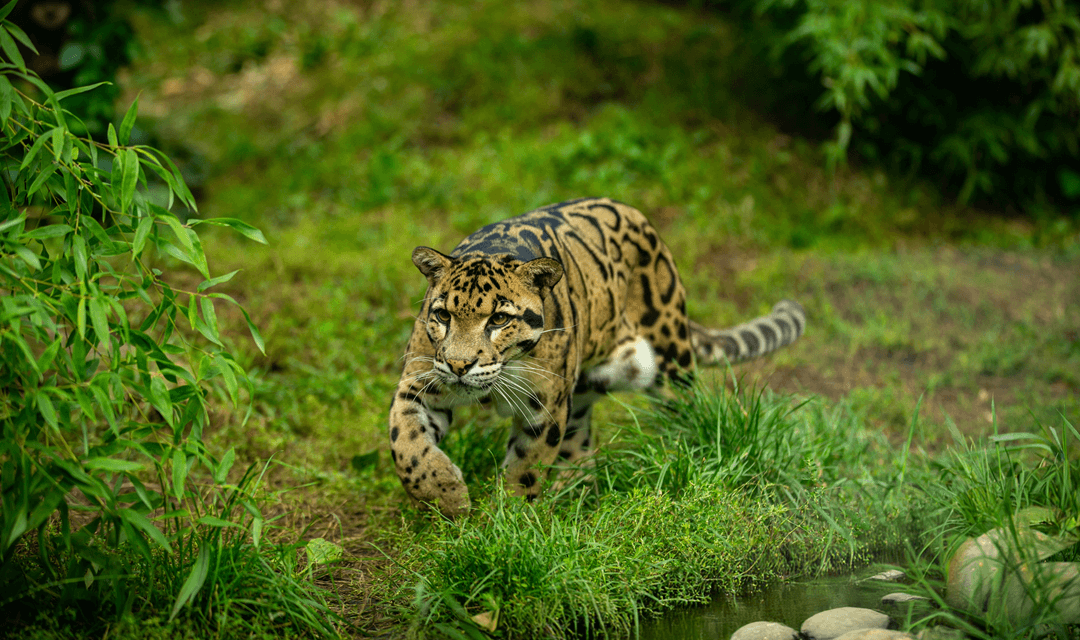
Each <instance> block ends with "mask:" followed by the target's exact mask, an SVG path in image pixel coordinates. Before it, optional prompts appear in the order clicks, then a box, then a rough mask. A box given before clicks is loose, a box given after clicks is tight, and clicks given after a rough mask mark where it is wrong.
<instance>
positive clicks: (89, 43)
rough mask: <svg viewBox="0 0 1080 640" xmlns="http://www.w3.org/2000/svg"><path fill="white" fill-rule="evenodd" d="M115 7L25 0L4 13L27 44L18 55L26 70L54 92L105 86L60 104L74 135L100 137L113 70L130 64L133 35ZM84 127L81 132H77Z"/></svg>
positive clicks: (110, 106)
mask: <svg viewBox="0 0 1080 640" xmlns="http://www.w3.org/2000/svg"><path fill="white" fill-rule="evenodd" d="M118 4H119V3H117V2H115V0H98V1H97V2H93V3H90V2H50V1H49V0H29V1H25V2H20V3H18V5H17V6H16V7H15V8H14V9H13V10H12V11H11V13H10V14H9V15H8V19H9V20H10V21H11V22H13V23H14V24H15V25H17V26H18V27H20V29H21V31H22V32H23V33H25V34H26V36H27V40H29V43H28V44H24V46H23V48H22V49H21V51H20V53H21V54H22V55H23V56H25V57H26V62H27V66H28V68H29V69H31V70H32V71H34V72H35V73H36V74H38V76H39V77H40V78H42V79H43V80H44V81H45V82H46V83H48V85H49V86H50V87H52V89H53V90H54V91H62V90H65V89H71V88H74V87H81V86H86V85H89V84H94V83H96V82H108V83H110V84H107V85H104V86H102V87H100V88H99V89H98V90H96V91H90V92H86V93H80V94H76V95H72V96H70V97H69V98H68V99H67V100H66V101H65V104H64V107H65V108H66V109H67V110H68V111H70V112H72V113H74V114H76V115H77V116H78V118H79V121H78V123H75V122H72V123H69V126H70V127H75V128H74V129H73V132H74V133H76V134H79V135H82V134H84V133H88V134H91V135H93V136H95V137H101V136H104V135H105V128H106V126H107V125H108V123H109V121H110V120H112V119H113V116H114V105H115V103H116V98H117V97H118V96H119V95H120V90H119V88H118V87H116V86H115V85H112V84H111V83H112V82H113V81H114V80H115V79H116V73H117V71H119V69H120V68H121V67H123V66H124V65H126V64H127V63H129V62H131V54H132V49H133V48H134V46H135V32H134V30H133V29H132V28H131V25H130V24H129V22H128V20H127V18H126V17H125V16H123V15H121V12H120V11H118V10H117V5H118ZM5 52H7V49H6V48H5ZM8 57H9V58H10V57H11V56H10V55H9V56H8ZM84 124H85V129H79V127H82V126H84Z"/></svg>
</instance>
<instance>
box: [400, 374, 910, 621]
mask: <svg viewBox="0 0 1080 640" xmlns="http://www.w3.org/2000/svg"><path fill="white" fill-rule="evenodd" d="M635 415H640V417H641V418H642V421H641V423H640V424H639V425H638V426H637V427H636V428H632V427H625V428H623V429H620V433H619V434H618V436H617V439H616V441H615V443H612V444H610V445H608V446H606V447H605V448H603V449H602V450H601V451H600V452H598V453H597V454H596V459H595V461H594V462H595V464H590V465H588V466H587V467H585V468H582V469H577V470H574V476H573V480H572V481H568V482H567V483H566V485H565V486H564V487H563V488H562V489H561V490H559V491H555V492H551V493H549V494H548V495H546V496H545V500H544V502H543V503H541V505H539V506H534V505H531V504H526V503H524V502H522V501H520V500H517V499H513V498H508V497H507V496H506V493H505V491H504V490H503V488H502V487H501V486H495V487H494V488H492V489H489V488H487V487H483V488H482V489H481V490H480V491H476V492H474V494H473V495H474V496H477V497H479V496H482V495H489V496H491V497H490V499H489V500H486V501H480V502H479V504H478V505H477V513H474V514H473V515H471V516H470V517H469V518H467V519H464V520H462V521H459V522H453V523H450V522H442V521H438V522H436V524H435V525H434V526H433V527H431V528H430V529H428V530H426V531H424V532H422V533H421V534H419V535H418V536H416V537H415V538H413V539H411V540H409V541H408V543H407V545H405V546H406V547H407V549H406V551H405V552H404V558H403V559H402V561H403V562H404V563H406V566H408V567H415V570H416V572H417V574H418V582H416V583H415V585H416V586H415V589H416V597H415V599H414V601H413V603H412V609H411V610H410V611H409V612H408V614H407V615H408V616H410V617H412V618H413V620H414V621H415V624H417V625H419V628H422V629H436V630H438V631H441V632H443V633H446V634H447V635H450V636H455V634H459V635H464V636H469V635H470V634H471V633H474V632H476V630H477V627H478V626H479V627H484V626H485V624H488V623H491V621H492V620H497V624H496V626H497V629H498V631H499V632H501V633H504V634H506V636H508V637H535V636H536V635H537V634H540V633H545V634H547V635H553V636H554V637H567V636H571V635H574V634H578V633H581V632H582V631H585V632H588V633H595V632H596V630H597V629H603V631H604V632H605V633H628V632H630V631H631V630H632V629H633V628H634V627H635V625H636V624H637V621H638V620H639V619H640V618H641V617H643V616H647V615H655V614H657V613H660V612H663V611H666V610H669V609H671V608H672V607H675V606H678V605H682V604H686V603H693V602H703V601H705V600H706V599H707V598H708V597H709V596H710V595H711V594H713V593H714V592H717V591H720V592H724V593H729V594H733V593H739V592H741V591H743V590H746V589H752V588H755V587H761V586H764V585H767V584H771V583H775V582H777V581H779V580H782V579H784V578H788V577H793V576H801V577H806V576H812V575H818V574H820V573H826V572H833V571H838V570H842V569H847V568H850V567H852V566H854V565H855V564H858V563H862V562H866V561H867V560H868V559H869V558H870V557H871V556H872V555H874V554H877V553H881V552H892V553H896V552H897V551H898V550H899V549H902V548H903V544H904V541H905V540H908V539H916V540H917V539H918V537H919V534H918V533H917V529H916V528H915V527H913V526H912V525H913V523H914V522H916V521H917V520H918V519H919V517H920V512H919V509H918V508H917V507H914V506H913V505H912V504H911V503H910V501H909V497H910V492H907V491H906V490H905V489H904V483H903V481H902V477H903V474H905V473H910V474H911V475H912V476H918V474H919V473H921V472H922V470H923V468H921V467H919V468H917V467H916V466H915V465H911V466H910V468H909V467H908V466H907V465H906V463H904V462H900V463H897V464H894V465H881V471H880V472H879V474H878V475H877V476H874V477H866V476H865V475H864V474H863V473H861V472H860V470H861V469H863V468H864V463H863V460H864V459H865V457H866V456H867V455H873V452H874V450H875V449H876V447H877V445H880V444H881V443H874V442H873V441H872V440H870V439H869V438H867V437H865V436H864V437H852V431H853V429H852V416H850V415H849V414H843V413H840V412H838V413H832V412H821V411H818V410H815V409H814V408H813V407H812V406H811V407H805V406H804V407H802V408H798V409H797V410H795V409H793V408H792V406H791V403H790V400H789V399H786V398H777V397H773V396H767V395H765V394H760V393H752V394H737V393H733V392H727V391H717V390H715V389H709V388H707V387H705V386H702V385H696V386H694V387H693V388H691V389H688V390H682V391H678V392H676V393H675V394H674V397H673V398H671V399H668V400H664V401H658V402H657V403H656V404H655V405H654V406H653V407H650V408H649V409H646V410H644V411H639V412H635ZM472 441H473V438H472V437H471V436H468V435H466V436H465V437H464V438H463V442H461V443H459V444H457V445H455V446H457V447H458V448H461V447H463V446H468V445H466V444H465V443H467V442H472ZM473 446H475V447H476V449H474V450H473V451H472V452H471V454H470V452H468V451H465V452H461V453H463V454H464V458H458V459H459V460H460V459H465V460H468V459H469V457H470V455H472V456H479V457H483V456H485V455H487V454H488V452H486V451H485V449H484V446H485V443H483V442H480V441H478V440H477V441H476V442H475V443H474V444H473ZM492 471H494V470H492ZM898 479H900V480H899V482H898ZM473 486H474V487H475V486H476V485H475V484H474V485H473ZM484 492H487V493H484ZM399 598H400V596H399ZM455 637H456V636H455Z"/></svg>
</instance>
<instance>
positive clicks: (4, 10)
mask: <svg viewBox="0 0 1080 640" xmlns="http://www.w3.org/2000/svg"><path fill="white" fill-rule="evenodd" d="M17 4H19V0H11V2H9V3H7V4H5V5H4V6H3V7H0V20H3V19H4V18H6V17H8V14H9V13H11V10H12V9H14V8H15V5H17ZM34 53H37V52H36V51H35V52H34Z"/></svg>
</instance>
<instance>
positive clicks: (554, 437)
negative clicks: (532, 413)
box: [544, 424, 562, 447]
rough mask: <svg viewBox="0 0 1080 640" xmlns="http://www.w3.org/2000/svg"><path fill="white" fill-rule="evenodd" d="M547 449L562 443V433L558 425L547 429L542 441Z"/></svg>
mask: <svg viewBox="0 0 1080 640" xmlns="http://www.w3.org/2000/svg"><path fill="white" fill-rule="evenodd" d="M544 442H546V443H547V446H549V447H557V446H559V443H560V442H562V432H561V431H560V430H559V425H557V424H553V425H551V428H550V429H548V432H547V438H546V439H545V440H544Z"/></svg>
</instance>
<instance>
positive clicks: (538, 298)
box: [412, 247, 563, 398]
mask: <svg viewBox="0 0 1080 640" xmlns="http://www.w3.org/2000/svg"><path fill="white" fill-rule="evenodd" d="M412 259H413V263H414V264H415V265H416V267H417V268H418V269H420V272H421V273H423V274H424V275H425V276H427V279H428V283H429V284H430V287H429V288H428V295H427V299H426V304H425V306H424V309H423V310H422V314H424V315H423V316H422V320H423V321H424V322H425V324H426V327H427V335H428V338H429V339H430V340H431V344H432V346H433V347H434V349H435V357H434V361H433V363H432V365H433V371H434V372H435V375H436V376H437V378H438V380H439V381H440V382H441V383H442V385H443V387H444V388H447V389H449V390H450V391H452V392H453V393H456V394H458V395H465V396H471V397H475V398H480V397H484V396H487V395H489V394H490V393H491V391H492V389H493V388H494V387H495V386H496V383H497V382H499V380H500V379H501V376H503V374H504V371H505V370H506V368H507V365H509V364H510V363H511V362H513V361H514V360H515V359H517V358H520V357H521V356H522V355H524V354H527V353H528V352H529V351H530V350H531V349H532V348H533V347H535V346H536V344H537V342H539V340H540V337H541V335H542V334H543V333H544V297H545V295H546V294H547V293H548V292H549V291H550V290H551V288H552V287H554V286H555V285H556V284H557V283H558V282H559V280H560V279H561V278H562V275H563V268H562V265H561V264H559V262H558V261H557V260H554V259H552V258H536V259H535V260H529V261H527V262H523V261H521V260H517V259H515V258H513V257H510V256H489V255H483V254H472V255H465V256H461V257H451V256H447V255H444V254H442V253H439V252H438V251H436V250H434V249H430V248H428V247H417V248H416V249H415V250H414V251H413V254H412Z"/></svg>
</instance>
